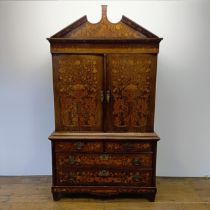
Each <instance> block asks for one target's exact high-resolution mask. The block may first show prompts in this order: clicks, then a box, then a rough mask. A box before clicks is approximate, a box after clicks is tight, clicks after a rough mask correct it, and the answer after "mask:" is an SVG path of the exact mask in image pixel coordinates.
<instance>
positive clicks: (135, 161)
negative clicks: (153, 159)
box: [133, 158, 141, 166]
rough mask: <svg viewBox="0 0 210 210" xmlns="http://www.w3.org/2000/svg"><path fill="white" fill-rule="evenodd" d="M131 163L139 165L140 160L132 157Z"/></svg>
mask: <svg viewBox="0 0 210 210" xmlns="http://www.w3.org/2000/svg"><path fill="white" fill-rule="evenodd" d="M133 164H134V165H135V166H139V165H141V162H140V160H139V159H138V158H134V159H133Z"/></svg>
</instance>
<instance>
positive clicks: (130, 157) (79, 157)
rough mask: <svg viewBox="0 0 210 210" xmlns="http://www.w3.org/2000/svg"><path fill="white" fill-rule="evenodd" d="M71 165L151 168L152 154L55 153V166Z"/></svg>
mask: <svg viewBox="0 0 210 210" xmlns="http://www.w3.org/2000/svg"><path fill="white" fill-rule="evenodd" d="M72 166H81V167H122V168H124V167H140V168H152V154H149V153H148V154H146V153H145V154H79V153H75V154H68V153H57V154H56V168H65V167H72Z"/></svg>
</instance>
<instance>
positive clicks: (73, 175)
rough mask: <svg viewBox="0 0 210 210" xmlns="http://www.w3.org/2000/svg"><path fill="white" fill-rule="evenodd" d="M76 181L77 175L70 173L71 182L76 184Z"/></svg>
mask: <svg viewBox="0 0 210 210" xmlns="http://www.w3.org/2000/svg"><path fill="white" fill-rule="evenodd" d="M75 181H76V175H75V173H72V172H71V173H70V174H69V182H71V183H74V182H75Z"/></svg>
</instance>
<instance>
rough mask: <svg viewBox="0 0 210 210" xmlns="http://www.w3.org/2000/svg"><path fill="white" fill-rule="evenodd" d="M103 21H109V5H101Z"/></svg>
mask: <svg viewBox="0 0 210 210" xmlns="http://www.w3.org/2000/svg"><path fill="white" fill-rule="evenodd" d="M101 9H102V19H107V5H101Z"/></svg>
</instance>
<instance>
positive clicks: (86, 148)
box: [55, 141, 103, 152]
mask: <svg viewBox="0 0 210 210" xmlns="http://www.w3.org/2000/svg"><path fill="white" fill-rule="evenodd" d="M102 151H103V143H102V142H95V141H73V142H55V152H102Z"/></svg>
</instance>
